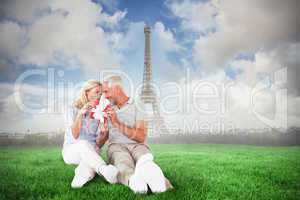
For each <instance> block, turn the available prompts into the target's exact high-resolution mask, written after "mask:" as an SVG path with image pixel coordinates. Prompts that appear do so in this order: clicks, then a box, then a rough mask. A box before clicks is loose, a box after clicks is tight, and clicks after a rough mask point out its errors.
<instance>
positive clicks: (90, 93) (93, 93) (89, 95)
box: [86, 86, 101, 102]
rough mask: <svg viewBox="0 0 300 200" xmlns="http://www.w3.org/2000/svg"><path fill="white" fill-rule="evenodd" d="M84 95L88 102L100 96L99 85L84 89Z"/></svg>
mask: <svg viewBox="0 0 300 200" xmlns="http://www.w3.org/2000/svg"><path fill="white" fill-rule="evenodd" d="M86 96H87V99H88V101H89V102H94V101H96V100H97V99H99V98H100V96H101V87H100V86H95V87H93V88H92V89H90V90H88V91H86Z"/></svg>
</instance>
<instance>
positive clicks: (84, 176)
mask: <svg viewBox="0 0 300 200" xmlns="http://www.w3.org/2000/svg"><path fill="white" fill-rule="evenodd" d="M79 149H80V145H78V144H77V143H76V144H70V145H67V146H64V148H63V150H62V157H63V160H64V161H65V163H66V164H73V165H78V166H77V167H76V169H75V176H74V178H73V180H72V182H71V186H72V188H81V187H82V186H83V185H84V184H85V183H87V182H88V181H90V180H92V179H93V178H94V177H95V171H94V170H93V169H92V168H91V167H89V166H87V165H86V164H85V162H81V161H82V159H81V155H80V151H79Z"/></svg>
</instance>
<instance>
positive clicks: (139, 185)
mask: <svg viewBox="0 0 300 200" xmlns="http://www.w3.org/2000/svg"><path fill="white" fill-rule="evenodd" d="M129 188H130V189H131V190H132V191H133V192H134V193H141V194H145V193H147V191H148V187H147V183H146V182H145V181H144V180H143V179H142V178H141V177H139V176H138V175H136V174H133V175H132V176H131V177H130V179H129Z"/></svg>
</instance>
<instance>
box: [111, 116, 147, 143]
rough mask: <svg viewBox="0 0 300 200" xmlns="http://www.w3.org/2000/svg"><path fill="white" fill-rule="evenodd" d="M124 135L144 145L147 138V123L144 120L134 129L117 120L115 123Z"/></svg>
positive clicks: (137, 123) (138, 122)
mask: <svg viewBox="0 0 300 200" xmlns="http://www.w3.org/2000/svg"><path fill="white" fill-rule="evenodd" d="M113 125H114V126H115V127H117V128H118V129H119V130H120V131H121V132H122V133H123V134H124V135H126V136H127V137H128V138H130V139H132V140H135V141H137V142H139V143H144V142H145V139H146V136H147V122H146V121H144V120H140V121H137V122H136V123H135V125H134V126H133V127H129V126H127V125H126V124H124V123H123V122H120V121H119V120H117V121H116V122H115V123H113Z"/></svg>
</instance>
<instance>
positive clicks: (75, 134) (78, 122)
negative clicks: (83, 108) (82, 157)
mask: <svg viewBox="0 0 300 200" xmlns="http://www.w3.org/2000/svg"><path fill="white" fill-rule="evenodd" d="M81 125H82V114H81V113H80V112H79V113H78V114H77V116H76V118H75V121H74V123H73V125H72V126H71V130H72V135H73V137H74V138H75V139H77V138H78V137H79V133H80V129H81Z"/></svg>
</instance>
